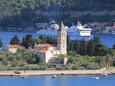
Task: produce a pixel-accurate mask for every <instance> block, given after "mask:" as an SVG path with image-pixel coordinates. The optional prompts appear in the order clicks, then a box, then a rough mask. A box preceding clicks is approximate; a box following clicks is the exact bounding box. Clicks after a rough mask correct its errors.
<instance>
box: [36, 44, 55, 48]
mask: <svg viewBox="0 0 115 86" xmlns="http://www.w3.org/2000/svg"><path fill="white" fill-rule="evenodd" d="M35 46H37V47H44V46H47V47H53V45H50V44H37V45H35Z"/></svg>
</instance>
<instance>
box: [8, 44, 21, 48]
mask: <svg viewBox="0 0 115 86" xmlns="http://www.w3.org/2000/svg"><path fill="white" fill-rule="evenodd" d="M21 47H22V46H20V45H17V44H16V45H8V48H21Z"/></svg>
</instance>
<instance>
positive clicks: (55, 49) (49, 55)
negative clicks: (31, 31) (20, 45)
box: [34, 23, 67, 63]
mask: <svg viewBox="0 0 115 86" xmlns="http://www.w3.org/2000/svg"><path fill="white" fill-rule="evenodd" d="M34 49H35V51H36V52H37V57H38V58H39V60H40V63H66V59H65V58H62V57H61V55H67V31H66V28H65V26H64V24H63V23H62V24H61V27H60V29H59V31H58V38H57V46H53V45H50V44H38V45H37V44H35V46H34Z"/></svg>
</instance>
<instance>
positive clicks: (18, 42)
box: [10, 35, 20, 44]
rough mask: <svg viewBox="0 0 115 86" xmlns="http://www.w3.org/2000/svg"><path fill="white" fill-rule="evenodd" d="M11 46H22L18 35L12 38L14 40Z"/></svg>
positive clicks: (11, 41)
mask: <svg viewBox="0 0 115 86" xmlns="http://www.w3.org/2000/svg"><path fill="white" fill-rule="evenodd" d="M10 44H20V40H19V38H18V36H17V35H15V36H14V37H12V39H11V40H10Z"/></svg>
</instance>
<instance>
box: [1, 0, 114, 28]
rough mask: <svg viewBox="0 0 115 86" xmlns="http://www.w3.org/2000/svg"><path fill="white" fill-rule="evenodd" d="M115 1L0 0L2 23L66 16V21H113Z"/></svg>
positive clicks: (21, 23)
mask: <svg viewBox="0 0 115 86" xmlns="http://www.w3.org/2000/svg"><path fill="white" fill-rule="evenodd" d="M86 2H87V3H86ZM114 4H115V1H114V0H87V1H86V0H0V12H1V14H0V26H3V27H7V26H17V27H18V26H22V27H25V26H31V25H34V23H36V22H48V21H49V20H52V19H56V20H57V21H60V20H64V22H66V24H71V22H75V23H76V21H77V20H78V19H79V20H82V21H83V22H95V21H97V22H105V21H110V22H112V21H115V20H114V17H115V13H114V11H115V5H114ZM102 12H103V14H102ZM110 13H111V14H110ZM68 20H69V21H68Z"/></svg>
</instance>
